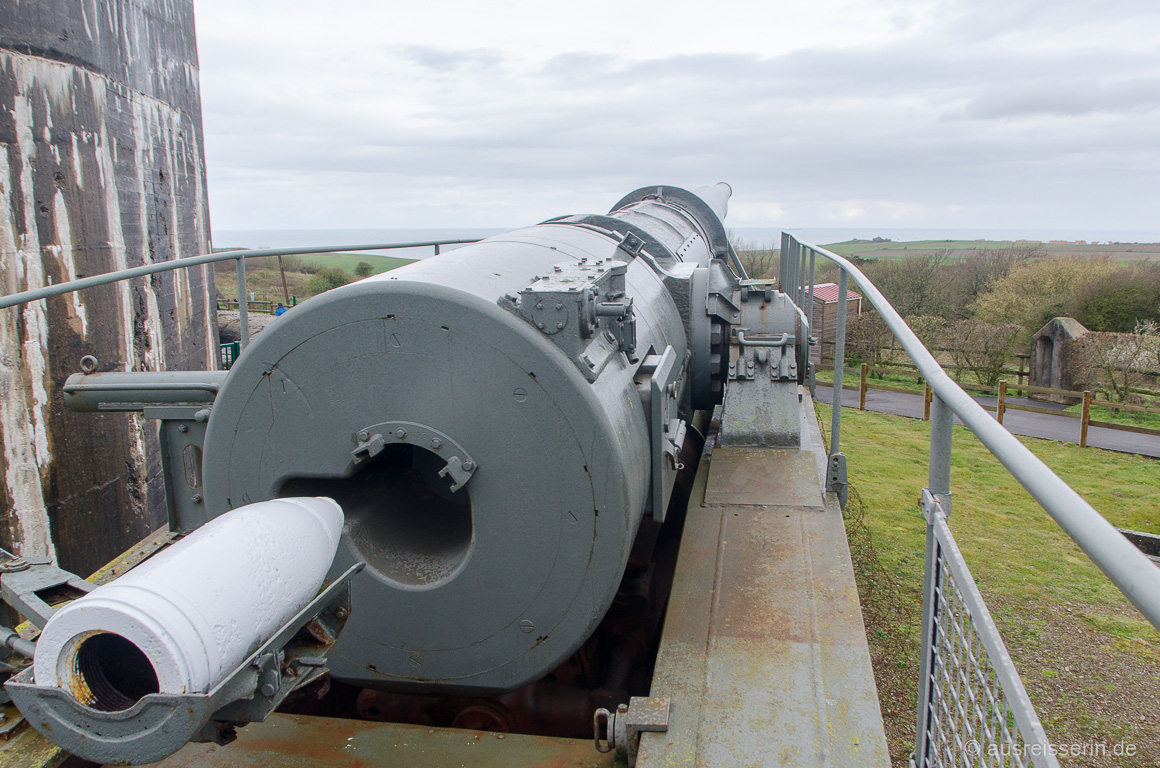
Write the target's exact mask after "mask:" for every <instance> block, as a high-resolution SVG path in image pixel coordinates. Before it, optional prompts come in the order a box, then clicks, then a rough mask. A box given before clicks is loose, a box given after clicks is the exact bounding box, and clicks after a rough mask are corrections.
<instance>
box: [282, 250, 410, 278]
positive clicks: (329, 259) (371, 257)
mask: <svg viewBox="0 0 1160 768" xmlns="http://www.w3.org/2000/svg"><path fill="white" fill-rule="evenodd" d="M297 258H299V259H301V260H302V262H303V263H304V264H309V265H310V266H313V267H337V268H338V269H341V270H342V271H343V272H346V273H347V274H348V275H354V269H355V267H357V266H358V264H359V262H360V261H365V262H366V263H368V264H370V265H371V266H372V267H374V272H373V273H372V274H375V275H377V274H379V273H380V272H387V271H389V270H392V269H394V268H395V267H401V266H403V265H404V264H410V263H411V262H412V261H414V259H400V258H398V257H397V256H378V255H375V254H373V253H315V254H311V255H309V256H298V257H297Z"/></svg>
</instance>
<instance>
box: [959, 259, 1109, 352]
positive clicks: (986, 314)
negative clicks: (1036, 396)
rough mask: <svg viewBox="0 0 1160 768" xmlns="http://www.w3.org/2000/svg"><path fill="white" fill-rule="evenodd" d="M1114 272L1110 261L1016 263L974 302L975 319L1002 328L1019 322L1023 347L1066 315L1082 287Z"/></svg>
mask: <svg viewBox="0 0 1160 768" xmlns="http://www.w3.org/2000/svg"><path fill="white" fill-rule="evenodd" d="M1114 270H1115V266H1114V265H1113V264H1112V263H1111V262H1110V261H1108V260H1107V259H1092V258H1069V259H1063V258H1057V259H1040V260H1036V261H1027V262H1024V263H1022V264H1017V265H1015V266H1013V267H1012V268H1011V271H1010V272H1009V273H1008V275H1007V276H1006V277H1004V278H1002V279H1000V280H997V281H996V282H995V284H994V286H993V287H992V289H991V290H990V291H988V292H987V293H984V294H982V295H981V296H979V298H978V300H977V301H976V302H975V318H976V319H977V320H981V321H983V322H984V323H990V324H992V325H999V324H1003V323H1018V324H1019V325H1021V326H1023V331H1022V332H1021V333H1020V334H1019V338H1018V339H1017V340H1016V341H1017V343H1018V344H1019V345H1020V346H1026V345H1027V344H1030V343H1031V337H1032V336H1033V335H1034V334H1035V332H1036V331H1038V330H1039V329H1040V328H1042V327H1043V326H1044V325H1045V324H1046V323H1047V322H1048V321H1049V320H1051V319H1052V318H1053V317H1058V316H1060V315H1063V314H1065V313H1066V311H1067V305H1068V303H1069V302H1070V301H1071V296H1072V295H1073V294H1074V293H1075V291H1076V289H1078V288H1079V286H1081V285H1083V284H1084V283H1085V282H1087V281H1089V280H1092V279H1094V278H1096V277H1100V276H1102V275H1106V274H1108V273H1109V272H1112V271H1114Z"/></svg>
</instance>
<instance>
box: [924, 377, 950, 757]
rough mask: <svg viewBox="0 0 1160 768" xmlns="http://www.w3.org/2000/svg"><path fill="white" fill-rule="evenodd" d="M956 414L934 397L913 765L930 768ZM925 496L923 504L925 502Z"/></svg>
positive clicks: (925, 506)
mask: <svg viewBox="0 0 1160 768" xmlns="http://www.w3.org/2000/svg"><path fill="white" fill-rule="evenodd" d="M954 418H955V417H954V413H953V412H952V411H951V409H950V408H949V407H948V406H947V404H946V403H945V402H943V399H942V398H941V397H939V396H938V395H932V397H931V409H930V468H929V471H928V475H927V491H928V493H929V495H930V496H931V497H933V500H936V501H938V502H939V503H938V504H937V505H933V504H927V503H924V504H923V515H924V516H925V517H926V565H925V567H924V570H923V582H922V650H921V652H920V655H919V677H918V712H917V717H918V721H917V730H916V731H915V741H914V765H916V766H918V767H919V768H925V767H926V765H927V757H928V754H927V752H928V750H927V736H928V735H929V733H930V712H929V711H928V710H929V709H930V695H931V686H932V685H933V681H932V678H931V670H932V669H933V667H934V657H933V654H934V641H935V633H936V632H937V631H938V628H937V627H935V626H934V617H935V614H936V612H937V610H938V602H937V601H938V586H939V585H938V581H939V556H938V555H939V553H938V547H939V544H938V539H937V537H936V536H935V531H934V522H935V521H934V516H935V515H936V514H938V513H939V511H940V510H941V512H942V513H943V514H950V510H951V439H952V436H953V428H954ZM925 497H926V494H924V502H925V501H926V498H925Z"/></svg>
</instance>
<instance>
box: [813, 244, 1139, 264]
mask: <svg viewBox="0 0 1160 768" xmlns="http://www.w3.org/2000/svg"><path fill="white" fill-rule="evenodd" d="M823 247H825V248H826V249H827V250H830V251H833V252H834V253H836V254H838V255H840V256H859V257H861V258H865V259H904V258H907V257H908V256H918V255H921V254H924V253H936V252H938V251H949V252H950V254H951V256H952V258H957V259H963V258H965V257H966V256H967V255H968V254H970V253H974V252H976V251H988V250H997V249H1000V248H1028V247H1031V248H1041V249H1042V250H1043V251H1044V252H1045V253H1046V254H1047V255H1048V256H1061V257H1066V256H1110V257H1112V258H1113V259H1116V260H1120V261H1140V260H1144V259H1160V243H1112V244H1086V245H1085V244H1078V243H1035V242H1027V241H1015V240H913V241H899V242H877V243H876V242H873V241H871V240H847V241H845V242H842V243H830V244H829V245H826V246H823Z"/></svg>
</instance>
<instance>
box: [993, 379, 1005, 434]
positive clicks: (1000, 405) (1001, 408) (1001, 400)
mask: <svg viewBox="0 0 1160 768" xmlns="http://www.w3.org/2000/svg"><path fill="white" fill-rule="evenodd" d="M1006 412H1007V380H1006V379H1003V380H1002V381H1000V382H999V397H998V399H997V400H996V401H995V420H996V421H998V422H999V423H1000V424H1002V423H1003V414H1005V413H1006Z"/></svg>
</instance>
